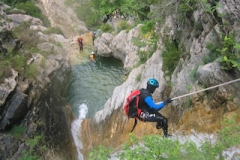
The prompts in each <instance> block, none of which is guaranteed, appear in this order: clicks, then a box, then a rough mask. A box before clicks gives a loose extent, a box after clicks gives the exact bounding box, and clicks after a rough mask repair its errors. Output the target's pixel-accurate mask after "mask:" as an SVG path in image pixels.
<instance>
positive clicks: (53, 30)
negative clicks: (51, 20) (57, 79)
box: [43, 27, 63, 35]
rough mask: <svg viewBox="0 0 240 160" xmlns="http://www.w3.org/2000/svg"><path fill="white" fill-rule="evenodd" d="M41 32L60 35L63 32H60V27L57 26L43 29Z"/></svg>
mask: <svg viewBox="0 0 240 160" xmlns="http://www.w3.org/2000/svg"><path fill="white" fill-rule="evenodd" d="M43 33H44V34H61V35H63V32H62V30H61V28H59V27H50V28H48V29H47V30H45V31H44V32H43Z"/></svg>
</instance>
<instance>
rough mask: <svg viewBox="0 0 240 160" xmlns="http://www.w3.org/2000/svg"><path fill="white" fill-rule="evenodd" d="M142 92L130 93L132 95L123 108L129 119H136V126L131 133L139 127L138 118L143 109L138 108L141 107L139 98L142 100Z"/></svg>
mask: <svg viewBox="0 0 240 160" xmlns="http://www.w3.org/2000/svg"><path fill="white" fill-rule="evenodd" d="M140 94H141V92H140V90H134V91H132V92H131V93H130V95H129V96H128V97H127V98H126V103H125V105H124V106H123V109H124V111H125V113H126V115H127V116H128V117H129V118H134V119H135V122H134V126H133V128H132V130H131V132H132V131H133V130H134V128H135V127H136V125H137V122H138V121H137V118H138V116H139V115H140V113H141V109H139V108H138V105H139V98H140Z"/></svg>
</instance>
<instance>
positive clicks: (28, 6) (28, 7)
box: [16, 1, 41, 18]
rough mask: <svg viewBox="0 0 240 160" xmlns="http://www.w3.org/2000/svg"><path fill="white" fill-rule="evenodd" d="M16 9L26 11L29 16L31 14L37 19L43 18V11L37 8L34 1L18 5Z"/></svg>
mask: <svg viewBox="0 0 240 160" xmlns="http://www.w3.org/2000/svg"><path fill="white" fill-rule="evenodd" d="M16 8H18V9H22V10H24V11H26V12H27V14H29V15H31V16H33V17H36V18H40V17H41V10H40V9H39V8H38V7H37V6H35V4H34V2H33V1H27V2H24V3H23V2H22V3H17V4H16Z"/></svg>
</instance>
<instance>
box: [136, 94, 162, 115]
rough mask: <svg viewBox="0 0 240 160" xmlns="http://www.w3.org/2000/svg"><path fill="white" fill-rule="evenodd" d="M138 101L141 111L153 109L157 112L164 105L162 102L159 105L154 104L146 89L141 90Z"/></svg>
mask: <svg viewBox="0 0 240 160" xmlns="http://www.w3.org/2000/svg"><path fill="white" fill-rule="evenodd" d="M140 91H141V94H140V100H139V108H140V109H142V110H149V109H155V110H157V111H159V110H160V109H162V108H163V107H164V106H165V105H166V104H165V103H164V102H162V103H160V104H155V102H154V101H153V99H152V94H151V93H150V92H149V91H148V90H147V89H141V90H140Z"/></svg>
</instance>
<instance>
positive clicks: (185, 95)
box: [158, 78, 240, 103]
mask: <svg viewBox="0 0 240 160" xmlns="http://www.w3.org/2000/svg"><path fill="white" fill-rule="evenodd" d="M237 81H240V78H239V79H235V80H232V81H229V82H225V83H221V84H219V85H216V86H212V87H208V88H205V89H202V90H199V91H196V92H192V93H188V94H184V95H182V96H178V97H174V98H172V100H176V99H179V98H183V97H187V96H190V95H192V94H196V93H199V92H203V91H206V90H210V89H213V88H217V87H219V86H223V85H226V84H230V83H234V82H237ZM158 103H161V102H158Z"/></svg>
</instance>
